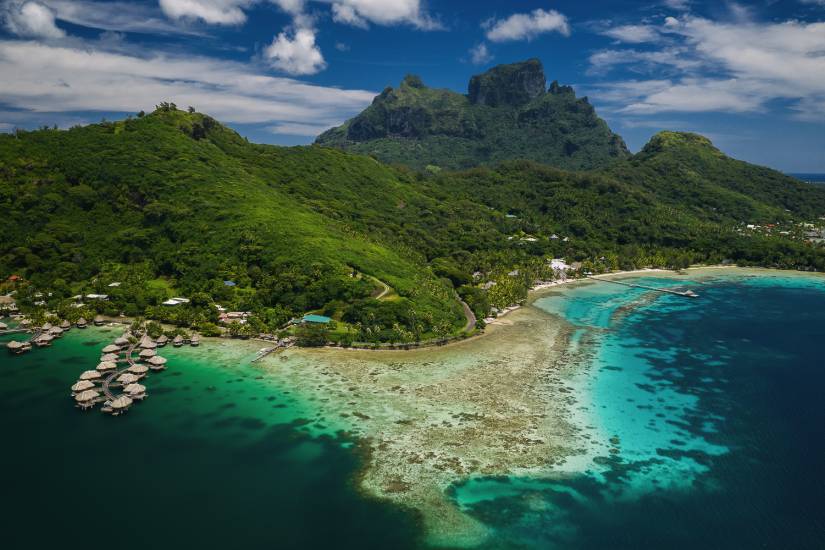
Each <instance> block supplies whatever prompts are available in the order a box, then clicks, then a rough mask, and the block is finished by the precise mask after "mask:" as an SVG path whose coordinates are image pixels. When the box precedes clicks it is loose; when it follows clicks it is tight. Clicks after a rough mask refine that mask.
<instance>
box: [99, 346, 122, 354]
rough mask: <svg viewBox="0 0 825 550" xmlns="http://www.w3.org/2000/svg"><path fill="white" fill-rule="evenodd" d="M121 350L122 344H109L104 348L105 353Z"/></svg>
mask: <svg viewBox="0 0 825 550" xmlns="http://www.w3.org/2000/svg"><path fill="white" fill-rule="evenodd" d="M119 351H120V346H116V345H115V344H109V345H108V346H106V347H105V348H103V353H117V352H119Z"/></svg>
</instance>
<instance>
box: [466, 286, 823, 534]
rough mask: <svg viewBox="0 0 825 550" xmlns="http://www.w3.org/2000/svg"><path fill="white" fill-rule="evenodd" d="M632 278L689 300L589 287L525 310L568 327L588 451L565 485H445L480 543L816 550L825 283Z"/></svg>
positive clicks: (541, 481) (529, 480)
mask: <svg viewBox="0 0 825 550" xmlns="http://www.w3.org/2000/svg"><path fill="white" fill-rule="evenodd" d="M633 282H639V283H642V284H645V285H649V286H658V287H679V288H691V289H693V290H695V291H696V292H698V293H699V294H700V298H699V299H685V298H681V297H677V296H673V295H667V294H659V295H656V294H651V293H650V292H647V291H644V290H640V289H630V288H626V287H621V286H618V285H612V284H609V283H592V284H582V285H576V286H573V287H570V288H568V289H565V290H563V291H560V292H554V293H553V294H552V295H550V296H547V297H544V298H540V299H538V300H537V301H536V302H535V306H536V307H538V308H540V309H543V310H545V311H547V312H549V313H552V314H555V315H558V316H560V317H562V318H564V319H565V320H567V321H568V322H569V323H571V324H572V325H573V326H574V327H575V332H574V336H573V338H572V342H573V345H574V346H576V347H578V348H579V349H580V351H581V352H582V353H583V354H584V355H585V358H584V365H583V367H582V368H580V369H578V370H577V372H576V373H575V374H574V375H573V376H572V379H571V383H572V385H573V386H574V387H575V388H576V394H577V395H578V396H579V403H578V404H577V407H576V410H575V414H576V416H577V418H578V422H579V423H580V425H581V426H583V427H584V429H585V430H586V432H587V434H588V436H589V440H590V441H591V442H592V445H591V447H590V448H589V449H587V450H586V452H585V453H584V455H583V456H580V457H578V458H577V459H576V460H574V461H573V463H572V465H573V466H575V467H571V468H570V472H569V473H568V474H564V473H563V472H561V471H560V472H559V475H552V476H547V477H545V478H536V477H509V478H507V477H505V478H493V479H489V478H488V479H473V480H470V481H467V482H465V483H461V484H458V485H457V486H456V487H455V488H454V490H453V494H454V496H455V499H456V502H457V503H458V504H459V505H460V506H462V508H463V509H464V510H465V511H466V512H467V513H470V514H473V515H475V516H476V517H478V518H480V519H482V520H483V521H485V522H486V523H487V524H488V525H490V526H492V528H493V529H494V533H495V534H494V535H493V537H492V538H491V540H490V541H489V544H488V545H487V546H488V547H489V548H586V549H590V548H592V549H603V548H627V549H631V548H685V549H687V548H795V549H796V548H799V549H801V548H810V549H814V548H820V549H821V548H825V504H823V502H822V497H823V495H825V482H823V478H822V476H821V473H822V471H823V470H825V399H823V392H824V391H825V352H824V351H823V343H824V342H825V278H823V277H820V276H802V275H796V274H791V275H782V274H775V273H772V272H761V271H748V272H743V271H740V270H736V271H733V270H732V271H730V272H717V273H713V272H710V271H703V272H699V274H697V273H694V274H692V275H690V276H688V277H674V276H661V277H657V276H647V277H641V278H637V279H635V280H633ZM582 458H584V459H585V461H584V462H585V464H584V465H583V464H582ZM561 470H564V468H562V469H561Z"/></svg>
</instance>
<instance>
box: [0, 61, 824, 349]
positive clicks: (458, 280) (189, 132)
mask: <svg viewBox="0 0 825 550" xmlns="http://www.w3.org/2000/svg"><path fill="white" fill-rule="evenodd" d="M405 105H406V107H405ZM436 107H437V108H436ZM433 109H435V110H433ZM502 117H503V118H502ZM500 119H501V120H504V119H507V120H510V121H511V122H512V124H510V123H507V124H505V123H503V122H501V121H500ZM419 123H420V124H419ZM319 143H321V144H325V145H334V147H328V146H321V145H314V146H306V147H277V146H270V145H257V144H252V143H249V142H248V141H247V140H246V139H244V138H243V137H241V136H239V135H238V134H237V133H236V132H234V131H233V130H231V129H229V128H227V127H225V126H224V125H222V124H220V123H219V122H218V121H216V120H215V119H213V118H211V117H210V116H208V115H205V114H201V113H198V112H196V111H195V110H194V109H191V108H190V109H188V110H184V109H179V108H178V107H177V106H176V105H175V104H172V103H161V104H160V105H158V106H157V109H156V110H155V111H154V112H152V113H143V112H141V113H138V114H137V116H133V117H129V118H127V119H125V120H120V121H116V122H102V123H99V124H92V125H88V126H83V127H74V128H71V129H69V130H66V131H64V130H57V129H50V128H43V129H41V130H37V131H22V130H20V131H17V132H15V133H13V134H7V135H0V213H1V214H2V219H3V220H4V224H3V232H4V235H3V239H2V243H0V281H2V282H0V296H3V297H4V301H5V303H6V304H8V303H14V304H15V307H18V308H19V309H20V310H22V311H23V312H25V313H26V314H27V315H29V316H30V317H32V318H35V319H39V318H44V317H46V316H47V314H48V315H55V316H57V318H59V319H61V320H64V319H67V320H69V321H75V320H76V318H78V317H81V316H82V317H85V318H87V319H88V318H93V317H95V316H96V315H107V316H110V317H116V316H120V315H125V316H128V317H131V318H141V317H145V318H147V319H151V320H154V321H158V322H164V323H169V324H173V325H177V326H179V327H184V328H191V329H193V330H196V331H198V332H200V333H201V334H205V335H219V334H226V335H228V336H235V337H242V338H250V337H259V336H264V337H266V338H269V339H277V338H285V337H294V338H296V339H297V341H298V343H299V344H301V345H306V346H320V345H325V344H328V343H332V344H335V345H341V346H358V347H378V346H384V345H392V346H396V347H399V346H400V347H410V346H416V345H421V344H427V343H443V342H446V341H449V340H451V339H456V338H464V337H466V336H469V335H471V334H474V333H475V332H476V331H478V330H481V329H483V328H484V326H485V321H484V320H485V319H490V318H491V317H495V316H497V315H498V314H499V313H501V312H502V311H504V310H506V308H508V307H510V306H513V305H517V304H519V303H521V302H523V301H524V300H525V299H526V296H527V291H528V289H530V288H531V287H533V286H534V285H536V284H537V283H542V282H548V281H553V280H556V279H559V278H565V277H577V276H583V275H585V274H591V273H604V272H608V271H614V270H632V269H637V268H646V267H659V268H671V269H679V268H684V267H687V266H689V265H694V264H721V263H726V264H734V263H735V264H737V265H743V266H764V267H773V268H780V269H798V270H807V271H823V270H825V248H823V247H822V243H823V242H825V188H822V187H821V186H814V185H810V184H806V183H803V182H801V181H799V180H798V179H795V178H793V177H789V176H786V175H784V174H781V173H779V172H777V171H774V170H771V169H768V168H763V167H759V166H754V165H751V164H748V163H745V162H741V161H737V160H734V159H731V158H729V157H727V156H726V155H725V154H724V153H722V152H721V151H719V150H718V149H717V148H716V147H714V145H713V144H712V143H711V142H710V141H709V140H708V139H706V138H704V137H702V136H699V135H696V134H688V133H678V132H662V133H659V134H657V135H655V136H653V137H652V139H651V140H650V142H649V143H648V144H647V145H646V146H645V147H644V148H643V149H642V150H641V151H640V152H639V153H637V154H635V155H631V154H630V153H629V152H628V151H627V150H626V148H625V147H624V142H623V141H622V139H621V138H620V137H619V136H617V135H615V134H614V133H612V132H611V131H610V129H609V128H608V127H607V125H606V124H605V123H604V122H603V121H602V120H601V119H599V118H598V117H597V115H596V114H595V111H594V110H593V108H592V106H590V105H589V103H587V101H586V100H584V99H578V98H576V95H575V92H574V91H573V90H572V88H569V87H565V86H559V85H558V84H555V83H554V84H551V86H550V87H549V89H545V78H544V73H543V69H542V68H541V64H540V63H539V62H538V61H536V60H529V61H526V62H523V63H519V64H515V65H510V66H500V67H496V68H494V69H492V70H491V71H489V72H487V73H485V74H483V75H479V76H477V77H474V78H473V80H472V82H471V85H470V91H469V94H468V95H466V96H465V95H461V94H457V93H455V92H450V91H444V90H440V91H439V90H431V89H429V88H426V87H425V86H423V84H422V83H421V81H420V79H417V78H415V77H408V78H406V79H405V81H404V83H402V86H401V88H400V89H399V90H389V91H385V92H384V93H383V94H382V95H381V96H379V98H377V99H376V102H375V103H374V104H373V105H372V106H370V107H369V108H368V109H367V110H366V111H365V112H364V113H362V115H359V116H358V117H356V118H355V119H353V120H352V121H350V122H348V123H347V124H345V125H344V126H342V127H341V128H338V129H334V130H331V131H330V132H328V133H326V134H324V135H323V136H321V137H320V138H319ZM422 144H426V147H424V148H423V149H421V148H420V146H422ZM434 144H440V146H439V147H435V146H431V145H434ZM468 144H472V147H469V148H467V147H465V145H468ZM495 144H499V145H500V146H499V145H495ZM457 148H458V149H457ZM459 149H460V150H461V151H463V153H461V154H459V153H458V150H459ZM415 150H425V151H427V155H423V156H422V155H417V154H412V153H411V151H415ZM485 150H486V151H488V153H489V154H481V152H482V151H485ZM358 153H369V154H370V155H373V156H375V157H376V158H372V157H370V156H366V155H362V154H358ZM465 153H466V154H465ZM376 159H378V160H376ZM451 159H452V160H451ZM453 160H454V161H455V162H453ZM381 161H386V162H390V163H391V164H387V163H386V162H381ZM459 168H460V170H458V169H459ZM564 168H576V169H582V170H578V171H571V170H565V169H564ZM585 168H586V169H587V170H584V169H585ZM561 266H563V267H561ZM0 306H2V303H0Z"/></svg>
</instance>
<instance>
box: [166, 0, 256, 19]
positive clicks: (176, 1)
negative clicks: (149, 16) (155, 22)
mask: <svg viewBox="0 0 825 550" xmlns="http://www.w3.org/2000/svg"><path fill="white" fill-rule="evenodd" d="M159 1H160V8H161V9H162V10H163V13H165V14H166V15H167V16H168V17H169V18H170V19H193V20H195V19H200V20H202V21H204V22H205V23H209V24H211V25H238V24H240V23H243V22H245V21H246V14H245V13H244V11H243V10H244V8H247V7H248V6H249V5H250V4H252V3H253V2H254V0H159Z"/></svg>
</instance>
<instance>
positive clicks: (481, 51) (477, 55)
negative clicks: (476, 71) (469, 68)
mask: <svg viewBox="0 0 825 550" xmlns="http://www.w3.org/2000/svg"><path fill="white" fill-rule="evenodd" d="M492 59H493V56H492V54H490V52H489V50H488V49H487V44H485V43H484V42H482V43H480V44H478V45H476V46H473V47H472V48H470V63H472V64H473V65H484V64H485V63H489V62H490V61H492Z"/></svg>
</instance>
